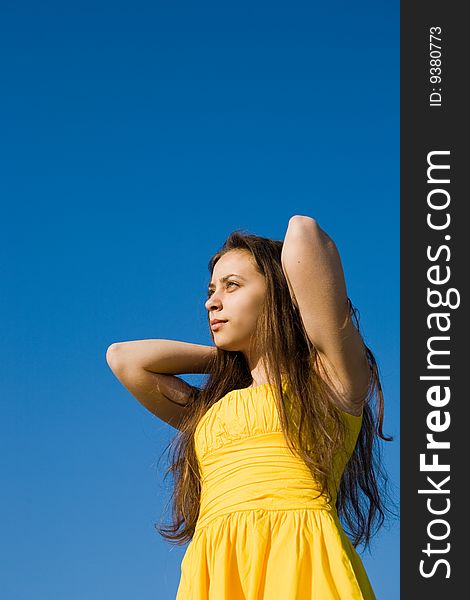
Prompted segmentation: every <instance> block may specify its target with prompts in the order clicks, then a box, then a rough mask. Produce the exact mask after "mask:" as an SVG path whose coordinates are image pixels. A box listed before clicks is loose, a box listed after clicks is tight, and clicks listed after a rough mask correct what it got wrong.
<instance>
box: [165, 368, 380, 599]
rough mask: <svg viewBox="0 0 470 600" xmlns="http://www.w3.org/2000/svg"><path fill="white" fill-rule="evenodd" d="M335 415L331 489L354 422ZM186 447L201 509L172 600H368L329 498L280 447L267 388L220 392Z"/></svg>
mask: <svg viewBox="0 0 470 600" xmlns="http://www.w3.org/2000/svg"><path fill="white" fill-rule="evenodd" d="M282 385H283V391H284V392H285V393H286V394H289V390H288V387H287V382H286V380H285V379H283V380H282ZM341 414H342V415H343V417H344V419H345V421H346V425H347V432H348V436H347V443H346V448H345V452H342V453H338V456H337V460H336V463H335V478H336V484H337V485H339V481H340V478H341V475H342V473H343V470H344V467H345V465H346V463H347V460H348V459H349V457H350V455H351V453H352V452H353V450H354V446H355V444H356V440H357V437H358V434H359V431H360V428H361V423H362V416H359V417H357V416H354V415H351V414H349V413H346V412H343V411H342V413H341ZM194 440H195V448H196V454H197V457H198V461H199V466H200V473H201V497H200V511H199V517H198V521H197V524H196V529H195V532H194V536H193V539H192V540H191V542H190V544H189V546H188V549H187V552H186V554H185V557H184V559H183V562H182V565H181V581H180V586H179V588H178V595H177V600H188V599H194V600H203V599H206V598H207V599H211V600H223V599H231V600H242V599H243V600H245V599H246V600H255V599H258V598H263V599H266V600H276V599H278V598H279V600H281V598H282V600H284V599H286V598H288V599H289V600H290V599H293V600H295V599H296V598H298V599H299V600H304V599H305V600H310V599H314V598H315V599H316V600H330V599H333V598H335V599H338V600H339V599H347V600H355V599H367V600H371V599H375V596H374V593H373V591H372V588H371V586H370V583H369V580H368V578H367V575H366V573H365V570H364V568H363V565H362V562H361V560H360V558H359V556H358V554H357V553H356V551H355V549H354V547H353V546H352V544H351V542H350V540H349V538H348V537H347V536H346V534H345V533H344V531H343V529H342V527H341V524H340V522H339V519H338V515H337V512H336V509H335V506H334V500H335V498H333V499H331V501H330V502H328V501H327V498H326V497H324V496H319V491H320V487H319V485H318V484H317V482H316V481H315V480H314V478H313V477H312V474H311V471H310V470H309V468H308V467H307V465H306V464H305V463H304V461H303V460H302V459H301V458H300V457H299V456H298V455H296V454H294V453H293V452H292V451H291V450H290V448H289V447H288V445H287V443H286V440H285V438H284V434H283V432H282V428H281V424H280V420H279V416H278V414H277V409H276V404H275V398H274V390H273V387H272V385H271V384H269V383H266V384H262V385H259V386H256V387H253V388H244V389H238V390H232V391H231V392H229V393H228V394H226V395H225V396H224V397H223V398H221V399H220V400H219V401H218V402H216V403H215V404H213V405H212V406H211V407H210V408H209V410H208V411H207V412H206V413H205V415H204V416H203V417H202V418H201V420H200V421H199V423H198V425H197V428H196V431H195V437H194ZM288 565H290V567H289V569H288V570H287V571H286V566H288ZM281 575H282V577H281Z"/></svg>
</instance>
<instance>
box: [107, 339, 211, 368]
mask: <svg viewBox="0 0 470 600" xmlns="http://www.w3.org/2000/svg"><path fill="white" fill-rule="evenodd" d="M216 352H217V347H216V346H204V345H202V344H192V343H190V342H179V341H176V340H161V339H149V340H135V341H130V342H117V343H115V344H111V346H109V348H108V350H107V353H106V360H107V361H108V364H110V363H111V361H112V362H113V366H114V367H115V368H117V369H119V368H121V367H122V368H128V367H131V366H132V367H140V368H143V369H146V370H147V371H152V372H153V373H166V374H170V375H179V374H184V373H208V372H209V371H208V368H209V363H210V360H211V359H212V358H213V357H214V356H215V354H216Z"/></svg>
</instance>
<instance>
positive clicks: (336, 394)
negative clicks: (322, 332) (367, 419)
mask: <svg viewBox="0 0 470 600" xmlns="http://www.w3.org/2000/svg"><path fill="white" fill-rule="evenodd" d="M317 370H318V373H319V375H320V377H321V378H322V380H323V382H324V383H325V385H326V386H327V387H328V389H329V392H330V393H331V396H332V400H333V402H334V404H335V406H336V407H337V408H339V409H340V410H342V411H344V412H347V413H349V414H350V415H353V416H354V417H359V416H361V414H362V411H363V408H364V400H365V398H366V395H367V391H368V386H367V387H365V388H363V391H362V393H361V394H359V395H356V390H357V388H356V390H355V393H354V394H355V395H353V392H352V389H350V388H348V387H347V386H346V385H345V384H344V383H343V381H344V380H341V378H340V377H339V376H338V374H337V373H336V370H335V368H334V366H333V364H332V363H331V362H330V361H329V360H328V359H327V358H326V356H324V355H323V356H322V355H321V354H320V360H319V361H318V362H317Z"/></svg>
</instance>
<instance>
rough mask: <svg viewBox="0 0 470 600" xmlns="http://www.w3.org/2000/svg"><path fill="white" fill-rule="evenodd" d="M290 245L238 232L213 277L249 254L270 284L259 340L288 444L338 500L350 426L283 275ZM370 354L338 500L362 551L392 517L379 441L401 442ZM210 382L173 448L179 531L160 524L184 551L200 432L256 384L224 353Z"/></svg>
mask: <svg viewBox="0 0 470 600" xmlns="http://www.w3.org/2000/svg"><path fill="white" fill-rule="evenodd" d="M282 245H283V242H282V241H279V240H273V239H270V238H265V237H261V236H257V235H252V234H249V233H246V232H244V231H243V230H236V231H234V232H232V233H231V234H230V235H229V236H228V238H227V239H226V241H225V242H224V244H223V246H222V248H221V249H220V250H219V251H218V252H217V253H216V254H214V256H212V258H211V259H210V261H209V265H208V266H209V272H210V275H211V276H212V271H213V269H214V266H215V264H216V262H217V261H218V260H219V259H220V257H221V256H223V255H224V254H225V253H226V252H229V251H231V250H243V251H246V252H248V253H249V255H250V256H251V257H252V259H253V260H254V265H255V267H256V269H257V270H258V271H259V272H260V273H261V274H262V275H264V277H265V278H266V283H267V291H266V297H265V301H264V305H263V307H262V309H261V312H260V316H259V318H258V321H257V326H256V331H255V332H254V336H253V338H254V339H256V340H257V341H259V343H260V344H261V348H263V349H265V352H266V354H265V365H266V367H268V369H267V371H266V372H269V373H270V375H271V378H270V381H272V383H273V391H274V396H275V400H276V406H277V410H278V414H279V420H280V424H281V427H282V431H283V433H284V436H285V439H286V443H287V444H288V446H289V447H290V448H291V449H293V450H295V451H296V452H297V454H298V455H299V456H300V457H301V458H302V459H303V460H304V461H305V463H306V464H307V466H308V467H309V468H310V470H311V472H312V475H313V477H314V478H315V480H316V481H317V482H319V483H320V485H321V488H322V492H321V493H326V494H328V495H329V496H330V498H331V494H332V493H334V491H333V490H332V488H331V487H330V486H331V482H332V481H333V479H334V477H333V473H334V458H335V455H336V454H337V452H338V448H342V447H344V443H345V436H346V435H347V431H346V425H345V422H344V419H343V418H342V416H341V414H340V411H339V409H338V408H337V407H336V405H335V404H334V403H333V401H332V388H331V386H330V385H329V383H328V381H327V380H326V379H325V377H324V375H323V376H320V367H321V363H320V357H319V354H318V352H317V351H316V349H315V347H314V346H313V345H312V344H311V342H310V341H309V339H308V336H307V334H306V332H305V329H304V326H303V323H302V319H301V317H300V313H299V311H298V308H297V307H296V305H295V304H294V303H293V301H292V299H291V295H290V291H289V288H288V283H287V280H286V278H285V275H284V272H283V269H282V263H281V251H282ZM348 302H349V308H350V318H351V319H352V320H353V322H354V324H355V326H356V328H357V329H358V330H359V320H358V315H357V311H356V309H354V307H353V305H352V303H351V301H350V300H349V299H348ZM208 324H209V315H208ZM209 329H210V328H209ZM364 348H365V352H366V355H367V360H368V363H369V367H370V382H369V388H368V391H367V395H366V399H365V404H364V409H363V421H362V426H361V430H360V433H359V437H358V440H357V443H356V446H355V449H354V452H353V454H352V456H351V457H350V459H349V461H348V463H347V464H346V467H345V470H344V473H343V476H342V478H341V481H340V484H339V489H338V493H337V495H336V510H337V512H338V516H339V517H340V518H342V520H343V525H344V528H345V530H346V531H347V533H348V534H349V535H350V537H352V543H353V545H354V546H355V547H356V546H357V545H358V544H360V543H364V544H365V546H366V547H367V545H369V543H370V540H371V538H372V536H373V535H375V533H377V531H378V529H379V528H380V527H381V526H382V524H383V522H384V519H385V512H390V511H388V509H387V507H386V506H385V504H384V502H383V499H382V497H381V491H380V489H381V485H380V483H382V494H383V493H384V492H385V491H386V489H385V488H386V483H387V476H386V473H385V472H384V471H383V469H382V464H381V462H382V461H381V460H380V447H378V446H377V442H378V440H377V438H381V439H382V440H385V441H392V440H393V437H387V436H385V435H384V434H383V432H382V425H383V417H384V400H383V394H382V387H381V384H380V377H379V372H378V367H377V363H376V360H375V358H374V355H373V354H372V352H371V350H370V349H369V348H368V347H367V346H366V345H365V344H364ZM322 372H323V371H322ZM284 373H285V374H287V377H288V385H289V388H290V390H291V391H292V394H290V393H289V397H288V399H287V398H286V394H285V392H284V391H283V386H282V377H283V374H284ZM207 375H208V376H207V379H206V381H205V383H204V384H203V386H202V387H201V388H198V387H193V388H192V389H193V393H192V395H191V397H190V399H189V402H188V404H187V405H186V407H187V412H186V415H185V418H184V422H183V423H182V424H181V426H180V430H179V432H178V433H177V434H176V436H175V438H174V439H173V441H172V442H171V443H172V444H174V450H173V454H172V457H171V460H172V462H170V467H169V468H168V470H167V471H166V474H165V477H166V476H167V475H168V474H169V473H173V477H174V487H173V493H172V497H171V499H170V502H171V503H172V523H170V524H168V526H166V527H165V526H159V525H158V524H155V527H156V529H157V530H158V532H159V533H160V534H161V535H162V536H163V537H164V538H166V539H168V540H172V541H173V542H174V543H176V544H178V545H180V544H184V543H186V542H188V541H190V540H191V539H192V537H193V534H194V530H195V526H196V522H197V519H198V515H199V508H200V491H201V484H200V471H199V464H198V459H197V456H196V452H195V446H194V433H195V429H196V426H197V424H198V422H199V420H200V419H201V417H202V416H203V415H204V414H205V413H206V411H207V410H208V409H209V407H210V406H212V405H213V404H214V403H215V402H217V401H218V400H219V399H220V398H222V397H223V396H225V395H226V394H227V393H228V392H230V391H232V390H234V389H240V388H243V387H248V386H250V385H251V384H252V383H253V380H252V376H251V372H250V370H249V368H248V364H247V362H246V359H245V356H244V354H243V353H242V352H238V351H227V350H223V349H221V348H218V349H217V352H216V354H215V355H214V359H213V360H212V364H210V365H208V369H207ZM327 423H329V426H327V425H326V424H327ZM312 448H314V451H313V452H312V450H311V449H312ZM393 514H394V513H393ZM374 525H375V529H374ZM348 530H349V531H348Z"/></svg>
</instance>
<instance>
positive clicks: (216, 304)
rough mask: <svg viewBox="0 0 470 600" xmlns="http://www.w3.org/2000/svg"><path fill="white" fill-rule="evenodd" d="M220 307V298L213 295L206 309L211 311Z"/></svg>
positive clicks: (207, 302)
mask: <svg viewBox="0 0 470 600" xmlns="http://www.w3.org/2000/svg"><path fill="white" fill-rule="evenodd" d="M219 306H220V299H219V297H218V296H217V295H216V294H215V293H213V294H211V296H210V298H208V299H207V300H206V309H207V310H211V309H212V308H218V307H219Z"/></svg>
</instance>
